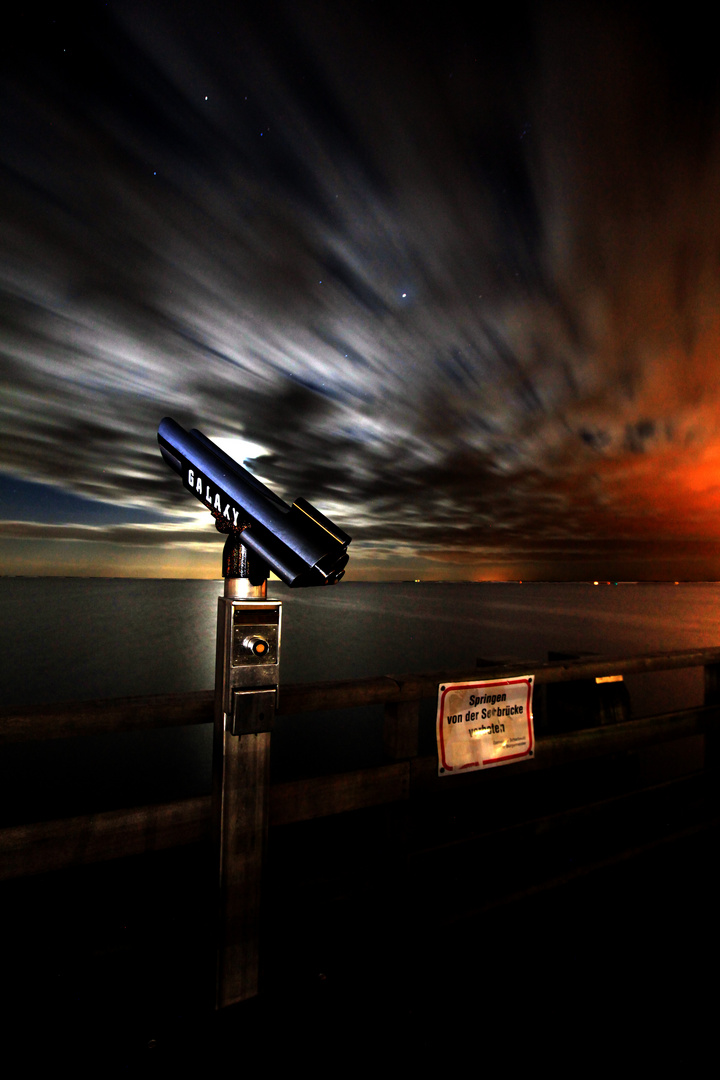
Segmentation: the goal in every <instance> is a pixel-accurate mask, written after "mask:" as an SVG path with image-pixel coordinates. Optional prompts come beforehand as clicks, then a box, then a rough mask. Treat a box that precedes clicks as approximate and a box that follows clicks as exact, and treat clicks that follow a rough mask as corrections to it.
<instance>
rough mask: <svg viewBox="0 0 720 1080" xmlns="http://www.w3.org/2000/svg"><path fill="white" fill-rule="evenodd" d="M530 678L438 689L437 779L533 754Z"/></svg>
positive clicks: (440, 687) (448, 685)
mask: <svg viewBox="0 0 720 1080" xmlns="http://www.w3.org/2000/svg"><path fill="white" fill-rule="evenodd" d="M533 679H534V676H532V675H521V676H517V677H516V678H513V679H492V680H490V681H489V682H461V683H443V684H442V685H441V686H439V687H438V709H437V745H438V775H439V776H447V775H448V774H450V773H459V772H470V771H471V770H472V769H487V768H489V767H490V766H493V765H508V764H510V762H513V761H525V760H526V759H527V758H531V757H532V756H533V753H534V751H535V737H534V732H533V716H532V692H533Z"/></svg>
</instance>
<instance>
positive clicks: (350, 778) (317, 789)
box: [270, 761, 410, 825]
mask: <svg viewBox="0 0 720 1080" xmlns="http://www.w3.org/2000/svg"><path fill="white" fill-rule="evenodd" d="M409 794H410V766H409V764H408V762H406V761H403V762H397V763H394V764H392V765H381V766H379V767H377V768H375V769H358V770H357V771H355V772H349V773H335V774H333V775H331V776H318V777H314V778H313V779H312V780H294V781H290V782H288V783H284V784H277V785H273V786H272V787H271V788H270V824H271V825H289V824H291V823H292V822H295V821H309V820H311V819H312V818H318V817H329V816H330V815H332V814H342V813H344V812H345V811H347V810H364V809H366V808H367V807H369V806H380V805H382V804H383V803H390V802H397V801H399V800H401V799H407V798H408V796H409Z"/></svg>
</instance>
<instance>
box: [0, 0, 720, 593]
mask: <svg viewBox="0 0 720 1080" xmlns="http://www.w3.org/2000/svg"><path fill="white" fill-rule="evenodd" d="M661 7H662V11H660V10H659V9H660V8H661ZM471 10H472V12H473V13H472V14H471V15H469V14H468V9H467V6H466V4H465V3H457V4H456V3H453V2H448V3H444V4H424V3H394V2H393V3H390V2H387V0H383V2H373V0H364V2H359V0H358V2H346V0H334V2H327V3H322V2H317V3H314V2H310V3H308V2H304V0H295V2H288V3H278V2H274V0H263V2H261V3H259V2H253V3H250V2H248V3H245V2H242V0H240V2H237V3H235V4H230V3H220V2H216V0H203V2H202V3H201V2H198V0H193V2H190V0H187V2H183V0H173V2H168V3H157V2H153V0H137V2H123V0H118V2H114V0H110V2H108V3H90V2H88V3H66V4H53V5H43V4H40V5H32V6H30V5H27V14H26V15H23V14H20V15H15V16H14V21H13V22H12V23H7V24H6V25H5V26H4V29H3V35H2V40H1V44H0V49H1V50H2V54H3V55H2V65H1V68H0V71H1V73H2V74H1V75H0V78H2V94H1V95H0V380H1V390H0V409H1V410H2V415H1V419H0V507H1V510H0V518H1V520H0V573H3V574H58V575H65V574H81V575H111V576H134V575H139V576H150V577H173V576H179V577H218V576H219V574H220V550H221V546H222V545H221V543H220V540H219V538H218V536H217V533H216V532H215V530H214V527H213V523H212V519H211V517H210V515H209V514H207V513H206V512H204V511H203V510H202V508H201V507H200V506H199V504H196V503H195V502H194V501H193V500H192V499H191V498H190V496H188V495H187V494H186V493H185V492H184V491H183V489H182V486H181V484H180V482H179V479H178V478H177V477H176V476H175V475H174V474H173V473H172V472H171V471H170V470H169V469H168V468H167V466H166V465H165V464H164V462H163V461H162V459H161V457H160V454H159V452H158V448H157V441H156V432H157V425H158V422H159V421H160V419H161V418H162V417H163V416H166V415H170V416H173V417H174V418H175V419H177V420H178V421H179V422H180V423H181V424H183V425H184V426H186V427H193V426H197V427H199V428H200V429H201V430H202V431H203V432H204V433H205V434H206V435H208V436H210V437H211V438H218V439H228V440H229V439H234V440H242V441H241V442H236V443H235V444H234V445H233V444H231V443H225V444H223V445H224V446H225V447H226V448H228V449H230V451H231V452H233V453H234V454H237V455H239V456H240V458H245V459H247V460H248V462H249V467H251V468H252V470H253V471H254V472H255V473H256V475H258V476H260V477H261V478H262V479H263V480H265V482H267V483H268V484H270V485H271V486H272V487H273V488H274V489H275V490H276V491H277V492H278V493H279V494H281V495H283V497H285V498H287V499H288V500H289V501H292V500H293V499H294V498H296V497H297V496H304V497H305V498H307V499H309V500H310V501H311V502H313V503H314V504H315V505H317V506H318V508H319V509H321V510H322V511H323V512H324V513H326V514H327V515H328V516H330V517H331V518H333V519H334V520H336V521H337V522H338V524H340V525H342V526H343V527H344V528H345V529H346V530H347V531H348V532H349V533H350V534H351V535H352V536H353V543H352V545H351V548H350V552H351V561H350V565H349V569H348V574H347V579H348V580H352V579H353V578H354V579H356V580H357V579H363V578H364V579H373V580H387V579H402V578H423V579H426V578H444V579H475V580H480V579H484V578H499V579H517V578H522V579H531V578H545V579H588V578H590V579H592V578H601V579H625V580H626V579H639V578H650V579H654V578H659V579H675V578H690V579H708V578H710V579H717V578H720V486H719V484H718V478H719V476H720V384H719V380H718V374H719V373H720V357H719V355H718V351H719V348H720V111H719V106H720V86H719V79H720V65H719V64H718V61H717V57H716V37H717V35H716V28H715V20H714V17H713V15H712V10H713V9H712V8H711V7H708V6H707V5H703V6H702V8H701V7H700V6H699V5H698V7H697V8H694V6H693V4H685V5H682V6H681V7H679V8H678V7H676V6H668V7H663V6H662V5H652V6H651V5H647V6H642V5H639V4H627V3H625V4H609V3H602V4H598V5H595V6H593V5H583V4H579V3H568V4H559V3H554V4H552V3H547V4H538V3H526V4H522V3H515V4H512V5H509V4H492V5H485V4H482V3H477V4H474V5H473V6H472V9H471Z"/></svg>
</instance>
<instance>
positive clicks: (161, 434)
mask: <svg viewBox="0 0 720 1080" xmlns="http://www.w3.org/2000/svg"><path fill="white" fill-rule="evenodd" d="M158 443H159V444H160V452H161V454H162V456H163V458H164V459H165V461H166V462H167V464H168V465H169V466H170V468H171V469H173V471H174V472H176V473H178V475H179V476H180V477H181V478H182V482H183V485H184V487H185V488H186V489H187V491H189V492H191V494H193V495H194V496H195V498H196V499H198V500H199V502H201V503H202V504H203V505H204V506H206V507H207V509H208V510H210V511H211V512H212V514H213V515H214V516H215V517H216V518H219V517H222V518H224V519H225V520H226V522H227V525H228V526H229V528H230V529H242V530H243V533H242V543H243V544H245V546H246V547H247V548H248V549H249V550H250V551H252V552H254V553H255V554H256V555H257V556H259V557H260V558H262V559H264V560H265V562H266V563H267V565H268V566H269V568H270V569H271V570H272V571H273V572H274V573H275V574H277V576H278V577H279V578H281V580H282V581H284V582H285V584H286V585H289V586H291V588H299V587H303V586H310V585H334V584H335V583H336V582H337V581H339V580H340V578H341V577H342V576H343V574H344V572H345V566H346V565H347V562H348V558H349V557H348V554H347V546H348V544H349V543H350V540H351V538H350V537H349V536H348V534H347V533H346V532H344V531H343V530H342V529H340V528H338V526H337V525H335V524H334V523H333V522H332V521H330V520H329V519H328V518H326V517H325V516H324V515H323V514H321V513H320V511H319V510H316V509H315V507H314V506H312V505H311V504H310V503H309V502H307V501H306V500H305V499H296V500H295V502H294V503H293V504H292V506H290V505H288V503H286V502H284V501H283V500H282V499H280V498H279V497H278V496H277V495H276V494H275V493H274V492H273V491H271V490H270V488H268V487H266V486H265V484H263V483H261V481H259V480H257V479H256V478H255V477H254V476H253V475H252V473H250V472H248V471H247V469H244V468H243V467H242V465H239V464H238V463H237V462H236V461H234V460H233V459H232V458H231V457H230V456H229V455H228V454H226V453H224V451H222V450H221V449H220V447H219V446H216V445H215V443H213V442H212V441H211V440H210V439H208V438H207V437H206V436H205V435H203V434H202V432H201V431H198V430H197V429H196V428H194V429H193V430H191V431H186V430H185V429H184V428H183V427H181V426H180V424H178V423H176V421H175V420H172V419H171V418H170V417H165V419H164V420H162V421H161V422H160V426H159V428H158Z"/></svg>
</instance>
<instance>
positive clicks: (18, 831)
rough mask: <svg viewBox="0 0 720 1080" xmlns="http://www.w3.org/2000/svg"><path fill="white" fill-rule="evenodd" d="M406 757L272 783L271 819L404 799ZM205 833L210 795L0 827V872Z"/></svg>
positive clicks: (192, 839)
mask: <svg viewBox="0 0 720 1080" xmlns="http://www.w3.org/2000/svg"><path fill="white" fill-rule="evenodd" d="M408 792H409V766H408V764H407V762H398V763H396V764H392V765H386V766H380V767H379V768H377V769H359V770H357V771H355V772H349V773H339V774H336V775H332V776H320V777H313V778H311V779H308V780H297V781H293V782H290V783H284V784H277V785H274V786H273V787H271V789H270V824H271V825H287V824H291V823H292V822H296V821H306V820H309V819H311V818H318V817H326V816H330V815H332V814H340V813H343V812H344V811H346V810H361V809H365V808H367V807H370V806H378V805H382V804H383V803H389V802H396V801H397V800H400V799H405V798H407V796H408ZM209 835H210V796H209V795H205V796H200V797H198V798H194V799H180V800H178V801H176V802H171V803H163V804H160V805H154V806H136V807H132V808H131V809H128V810H111V811H108V812H105V813H101V814H88V815H86V816H82V817H74V818H65V819H61V820H58V821H40V822H34V823H33V824H30V825H17V826H14V827H12V828H9V829H0V880H3V879H7V878H13V877H24V876H29V875H31V874H43V873H48V872H49V871H52V870H65V869H68V868H70V867H73V866H83V865H85V864H86V863H95V862H102V861H104V860H106V859H117V858H122V857H124V856H128V855H143V854H146V853H149V852H153V851H162V850H163V849H165V848H171V847H180V846H181V845H183V844H192V843H196V842H197V841H200V840H203V839H206V838H208V837H209Z"/></svg>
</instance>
